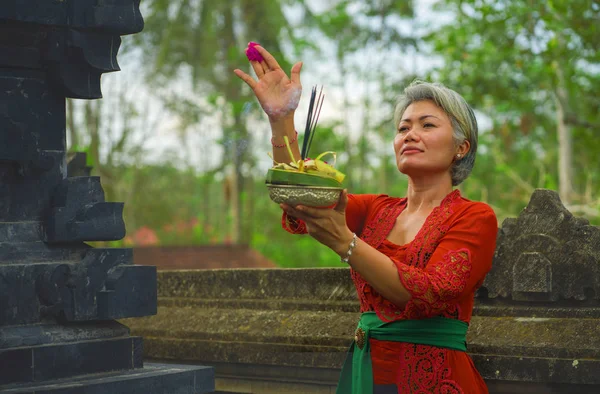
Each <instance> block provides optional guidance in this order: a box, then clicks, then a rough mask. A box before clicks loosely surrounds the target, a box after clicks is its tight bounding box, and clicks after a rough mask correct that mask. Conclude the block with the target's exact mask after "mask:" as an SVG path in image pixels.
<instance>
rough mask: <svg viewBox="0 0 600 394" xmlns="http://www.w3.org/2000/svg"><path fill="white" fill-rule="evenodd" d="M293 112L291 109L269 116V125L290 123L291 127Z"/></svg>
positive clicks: (278, 126) (280, 125) (279, 125)
mask: <svg viewBox="0 0 600 394" xmlns="http://www.w3.org/2000/svg"><path fill="white" fill-rule="evenodd" d="M294 114H295V111H291V112H288V113H286V114H285V115H281V116H269V123H271V127H273V128H274V127H277V128H280V127H285V126H288V125H289V124H290V123H291V124H292V128H293V125H294Z"/></svg>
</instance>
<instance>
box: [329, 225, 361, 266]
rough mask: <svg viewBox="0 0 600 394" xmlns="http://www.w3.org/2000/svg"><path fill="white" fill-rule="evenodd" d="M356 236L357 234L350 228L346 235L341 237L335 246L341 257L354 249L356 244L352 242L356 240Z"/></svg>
mask: <svg viewBox="0 0 600 394" xmlns="http://www.w3.org/2000/svg"><path fill="white" fill-rule="evenodd" d="M354 237H355V234H354V233H353V232H352V231H350V229H348V233H347V234H346V235H344V236H343V237H342V238H341V239H340V241H339V242H338V244H337V245H336V246H335V249H334V250H333V251H334V252H335V253H337V254H338V256H340V258H341V259H343V258H345V257H347V255H348V251H349V250H350V249H354V247H355V246H356V245H354V246H352V243H353V242H356V241H355V239H354Z"/></svg>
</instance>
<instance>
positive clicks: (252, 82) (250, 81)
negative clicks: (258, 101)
mask: <svg viewBox="0 0 600 394" xmlns="http://www.w3.org/2000/svg"><path fill="white" fill-rule="evenodd" d="M233 72H234V73H235V75H237V76H238V77H239V78H240V79H241V80H242V81H244V82H246V83H247V84H248V86H250V88H251V89H252V90H254V87H255V86H256V81H255V80H254V78H252V77H251V76H250V75H248V74H246V73H245V72H243V71H242V70H239V69H235V70H233Z"/></svg>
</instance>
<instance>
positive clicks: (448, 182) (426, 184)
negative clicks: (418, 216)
mask: <svg viewBox="0 0 600 394" xmlns="http://www.w3.org/2000/svg"><path fill="white" fill-rule="evenodd" d="M451 192H452V178H451V177H450V174H443V175H440V176H437V177H431V176H428V177H424V178H409V181H408V190H407V192H406V197H407V202H406V212H407V213H417V212H422V211H426V212H428V211H431V210H432V209H433V208H435V207H437V206H439V205H440V204H441V202H442V200H443V199H444V198H446V196H447V195H448V194H450V193H451Z"/></svg>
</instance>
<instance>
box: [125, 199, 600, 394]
mask: <svg viewBox="0 0 600 394" xmlns="http://www.w3.org/2000/svg"><path fill="white" fill-rule="evenodd" d="M599 248H600V229H598V228H597V227H593V226H590V225H589V224H588V223H587V222H586V221H585V220H583V219H580V218H574V217H573V216H572V215H571V214H570V213H569V212H568V211H566V210H565V209H564V207H562V205H561V204H560V201H559V200H558V197H557V196H556V194H555V193H553V192H549V191H545V190H540V191H536V193H534V195H533V196H532V199H531V202H530V204H529V206H528V207H527V208H526V209H525V210H524V211H523V212H522V213H521V215H520V216H519V218H517V219H507V220H506V221H505V222H504V223H503V226H502V228H501V231H500V234H499V238H498V248H497V253H496V256H495V260H494V268H493V269H492V271H491V272H490V274H489V275H488V278H487V279H486V282H485V283H484V286H483V287H482V288H481V289H480V291H479V293H478V299H477V304H476V307H475V310H474V315H473V319H472V321H471V325H470V328H469V333H468V337H467V340H468V343H469V349H468V351H469V353H470V354H471V356H472V357H473V360H474V362H475V364H476V366H477V368H478V370H479V371H480V372H481V374H482V375H483V377H484V378H485V379H486V381H487V383H488V386H489V388H490V392H491V393H597V392H600V374H598V371H600V332H599V331H598V330H597V327H599V326H600V304H599V302H598V295H599V294H600V291H598V290H599V288H598V283H599V279H600V278H599V275H598V271H597V267H598V266H599V263H600V251H599ZM158 300H159V301H158V314H157V316H154V317H147V318H141V319H135V320H132V321H126V324H127V325H129V326H130V328H131V329H132V331H133V332H134V333H136V334H137V335H143V336H144V337H145V354H146V357H147V358H150V359H154V360H160V361H163V362H164V361H167V362H168V361H177V362H186V363H191V364H196V363H197V364H204V365H212V366H215V367H216V373H217V389H218V390H220V391H219V392H222V393H254V394H271V393H278V394H281V393H334V392H335V385H336V383H337V379H338V375H339V369H340V367H341V364H342V361H343V358H344V354H345V351H346V350H347V347H348V346H349V344H350V342H351V340H352V338H353V332H354V329H355V326H356V323H357V321H358V318H359V312H358V302H357V297H356V292H355V290H354V287H353V285H352V283H351V280H350V276H349V272H348V268H332V269H268V270H261V269H248V270H204V271H199V270H196V271H178V272H169V271H163V272H160V273H159V276H158Z"/></svg>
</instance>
